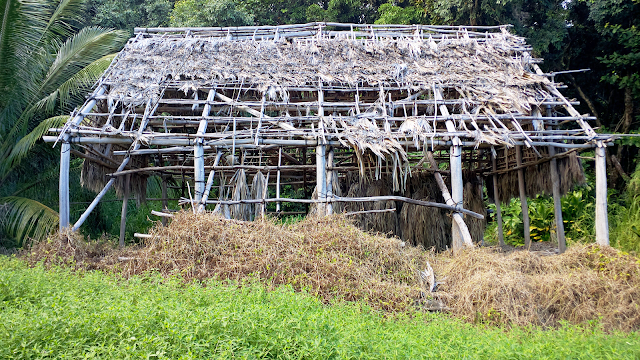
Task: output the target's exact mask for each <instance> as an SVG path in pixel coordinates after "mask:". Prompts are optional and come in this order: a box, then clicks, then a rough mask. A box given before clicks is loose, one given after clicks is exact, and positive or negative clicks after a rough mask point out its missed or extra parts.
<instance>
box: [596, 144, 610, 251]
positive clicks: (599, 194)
mask: <svg viewBox="0 0 640 360" xmlns="http://www.w3.org/2000/svg"><path fill="white" fill-rule="evenodd" d="M596 243H598V245H609V215H608V212H607V160H606V154H605V147H604V145H603V144H602V143H601V142H599V143H598V147H597V148H596Z"/></svg>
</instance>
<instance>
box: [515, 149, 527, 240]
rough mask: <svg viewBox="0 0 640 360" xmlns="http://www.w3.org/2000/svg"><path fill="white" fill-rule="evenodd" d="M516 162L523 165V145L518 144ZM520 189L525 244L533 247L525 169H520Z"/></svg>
mask: <svg viewBox="0 0 640 360" xmlns="http://www.w3.org/2000/svg"><path fill="white" fill-rule="evenodd" d="M516 163H517V166H522V146H520V145H518V146H516ZM518 189H519V190H520V205H521V207H522V223H523V224H524V246H525V247H526V248H527V249H530V248H531V229H530V228H529V206H528V205H527V195H526V193H525V189H524V170H523V169H518Z"/></svg>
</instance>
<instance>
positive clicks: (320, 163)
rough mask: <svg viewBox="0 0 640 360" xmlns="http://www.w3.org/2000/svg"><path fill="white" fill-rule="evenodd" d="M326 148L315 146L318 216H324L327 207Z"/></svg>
mask: <svg viewBox="0 0 640 360" xmlns="http://www.w3.org/2000/svg"><path fill="white" fill-rule="evenodd" d="M326 150H327V148H326V146H325V145H318V146H316V191H317V192H318V200H320V202H318V206H317V209H318V216H324V215H326V205H327V165H326V157H325V155H326Z"/></svg>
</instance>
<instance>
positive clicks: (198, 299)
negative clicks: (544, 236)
mask: <svg viewBox="0 0 640 360" xmlns="http://www.w3.org/2000/svg"><path fill="white" fill-rule="evenodd" d="M0 320H1V321H0V358H1V359H37V358H108V359H117V358H135V359H137V358H154V359H155V358H169V359H180V358H184V359H190V358H230V357H237V358H258V357H259V358H317V359H327V358H444V359H462V358H468V359H472V358H482V359H487V358H508V359H516V358H517V359H520V358H536V359H538V358H550V359H555V358H562V359H581V358H585V359H592V358H608V359H623V358H628V359H631V358H638V357H640V336H639V334H637V333H633V334H612V335H608V334H604V333H602V332H601V331H600V330H598V328H597V326H588V327H575V326H565V327H563V328H561V329H558V330H547V331H544V330H541V329H535V328H532V329H522V328H516V329H511V330H504V329H499V328H483V327H479V326H473V325H470V324H466V323H462V322H460V321H458V320H455V319H451V318H449V317H447V316H445V315H441V314H437V315H434V314H418V313H414V314H405V315H399V316H394V317H389V316H387V317H385V316H383V315H382V314H379V313H377V312H375V311H372V310H370V309H368V308H367V307H365V306H363V305H360V304H347V303H337V304H334V305H330V306H327V305H324V304H322V303H321V302H320V301H319V300H318V299H316V298H315V297H313V296H311V295H308V294H300V293H295V292H293V291H292V290H291V289H289V288H280V289H277V290H275V291H265V290H264V289H263V288H262V287H261V286H260V285H258V284H249V285H246V286H244V287H242V288H238V287H234V286H229V285H225V284H222V283H218V282H210V283H208V284H207V286H202V285H198V284H189V285H185V284H183V283H182V281H181V280H180V279H178V278H174V279H163V278H160V277H158V276H154V275H150V276H147V277H136V278H132V279H129V280H123V279H119V278H118V277H117V276H115V275H109V274H104V273H100V272H84V273H73V272H71V271H69V270H66V269H61V268H54V269H50V270H45V269H43V268H42V267H36V268H28V267H27V265H26V264H25V263H24V262H22V261H20V260H16V259H13V258H9V257H5V256H3V257H0Z"/></svg>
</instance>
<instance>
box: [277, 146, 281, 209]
mask: <svg viewBox="0 0 640 360" xmlns="http://www.w3.org/2000/svg"><path fill="white" fill-rule="evenodd" d="M280 166H282V147H280V148H279V149H278V174H277V175H276V198H277V199H280ZM279 212H280V202H279V201H278V202H277V203H276V213H279Z"/></svg>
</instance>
